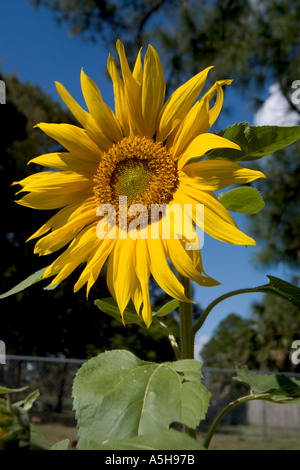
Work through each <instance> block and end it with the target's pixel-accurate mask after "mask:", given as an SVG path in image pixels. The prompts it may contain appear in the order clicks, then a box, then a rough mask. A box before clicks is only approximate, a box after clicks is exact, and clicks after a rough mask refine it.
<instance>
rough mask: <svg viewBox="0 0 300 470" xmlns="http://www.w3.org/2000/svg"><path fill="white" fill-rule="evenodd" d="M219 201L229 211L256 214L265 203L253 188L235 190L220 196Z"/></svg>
mask: <svg viewBox="0 0 300 470" xmlns="http://www.w3.org/2000/svg"><path fill="white" fill-rule="evenodd" d="M219 201H220V202H221V204H222V205H223V206H224V207H225V208H226V209H227V210H229V211H233V212H243V213H244V214H256V213H257V212H259V211H261V210H262V209H263V208H264V206H265V203H264V201H263V199H262V197H261V195H260V194H259V192H258V191H257V190H256V189H255V188H251V187H250V186H246V187H242V188H235V189H232V190H231V191H228V192H227V193H225V194H220V196H219Z"/></svg>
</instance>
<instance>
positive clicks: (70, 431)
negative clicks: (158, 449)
mask: <svg viewBox="0 0 300 470" xmlns="http://www.w3.org/2000/svg"><path fill="white" fill-rule="evenodd" d="M36 428H37V429H38V430H39V432H40V433H41V434H42V435H43V436H44V437H45V438H46V439H47V440H48V441H49V442H50V443H51V444H54V443H56V442H58V441H61V440H63V439H67V438H68V439H70V449H71V448H74V444H75V442H76V439H77V428H75V427H70V426H64V425H62V424H38V425H36ZM203 437H204V435H203V434H199V436H198V440H199V441H200V442H201V441H202V440H203ZM209 449H210V450H300V430H299V431H297V430H295V431H293V430H287V429H271V428H269V429H267V430H266V435H265V436H263V432H262V428H261V427H255V426H222V427H220V430H219V432H217V433H215V435H214V437H213V438H212V441H211V443H210V446H209Z"/></svg>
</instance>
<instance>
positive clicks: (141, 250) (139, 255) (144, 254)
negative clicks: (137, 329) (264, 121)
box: [135, 238, 152, 328]
mask: <svg viewBox="0 0 300 470" xmlns="http://www.w3.org/2000/svg"><path fill="white" fill-rule="evenodd" d="M135 272H136V275H137V278H138V280H139V283H140V286H141V292H142V298H143V309H142V317H143V320H144V322H145V324H146V326H147V328H148V327H149V326H150V324H151V322H152V308H151V303H150V295H149V279H150V268H149V259H148V249H147V241H146V240H143V239H142V238H138V239H137V241H136V257H135Z"/></svg>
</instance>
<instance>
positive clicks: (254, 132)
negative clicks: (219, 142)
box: [206, 122, 300, 162]
mask: <svg viewBox="0 0 300 470" xmlns="http://www.w3.org/2000/svg"><path fill="white" fill-rule="evenodd" d="M218 135H220V136H222V137H225V138H226V139H229V140H231V141H232V142H235V143H236V144H238V145H239V146H240V147H241V150H234V149H226V148H224V149H214V150H211V151H209V152H208V153H207V154H206V156H207V157H208V158H210V159H213V160H215V159H216V160H230V161H232V162H238V161H252V160H257V159H259V158H262V157H265V156H267V155H270V154H271V153H273V152H275V151H276V150H280V149H282V148H284V147H287V146H288V145H290V144H293V143H294V142H296V141H297V140H299V139H300V126H292V127H288V126H283V127H280V126H250V125H249V123H248V122H242V123H240V124H234V125H233V126H230V127H228V128H227V129H225V130H224V131H221V132H220V133H219V134H218Z"/></svg>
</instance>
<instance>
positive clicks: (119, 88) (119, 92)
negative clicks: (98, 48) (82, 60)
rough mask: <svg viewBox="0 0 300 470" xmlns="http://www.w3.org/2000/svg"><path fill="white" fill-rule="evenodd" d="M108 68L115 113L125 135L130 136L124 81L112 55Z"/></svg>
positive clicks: (109, 58)
mask: <svg viewBox="0 0 300 470" xmlns="http://www.w3.org/2000/svg"><path fill="white" fill-rule="evenodd" d="M107 70H108V73H109V75H110V77H111V79H112V82H113V88H114V97H115V114H116V117H117V119H118V121H119V123H120V125H121V128H122V131H123V134H124V136H125V137H128V136H129V133H130V132H129V123H128V106H127V103H126V100H125V90H124V83H123V81H122V79H121V77H120V75H119V72H118V69H117V66H116V64H115V62H114V59H113V58H112V56H111V55H109V57H108V61H107Z"/></svg>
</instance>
